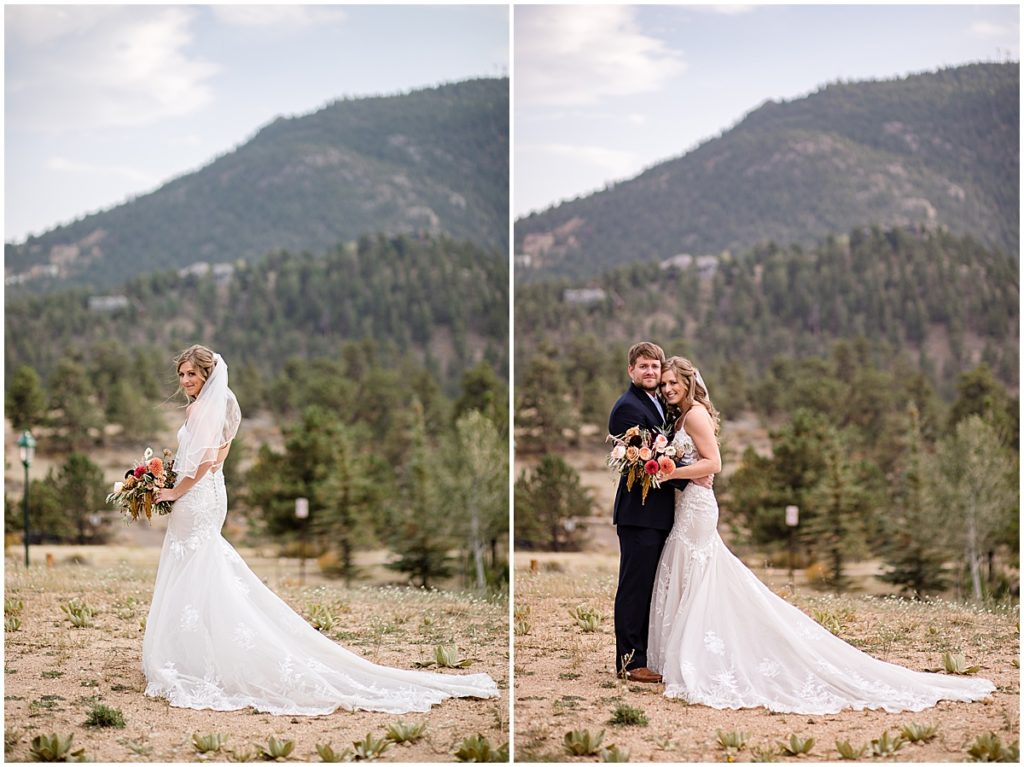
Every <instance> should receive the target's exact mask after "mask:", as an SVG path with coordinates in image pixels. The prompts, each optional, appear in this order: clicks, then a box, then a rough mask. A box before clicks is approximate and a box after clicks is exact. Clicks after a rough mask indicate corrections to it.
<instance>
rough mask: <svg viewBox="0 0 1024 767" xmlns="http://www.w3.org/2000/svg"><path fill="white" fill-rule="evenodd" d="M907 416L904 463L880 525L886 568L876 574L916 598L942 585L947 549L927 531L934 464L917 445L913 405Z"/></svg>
mask: <svg viewBox="0 0 1024 767" xmlns="http://www.w3.org/2000/svg"><path fill="white" fill-rule="evenodd" d="M907 416H908V421H909V427H908V430H907V436H906V446H905V459H904V465H903V469H902V472H901V473H900V475H899V477H898V479H897V486H896V492H895V493H894V496H895V497H894V498H893V508H892V513H891V515H889V516H886V517H885V520H886V521H885V525H884V527H885V533H886V535H885V538H886V545H885V550H884V556H885V561H886V564H888V565H889V568H890V569H889V570H888V571H886V572H885V573H883V574H882V575H881V576H879V577H881V579H882V580H883V581H886V582H887V583H894V584H896V585H898V586H902V587H903V590H904V591H905V592H909V593H910V594H912V595H913V596H914V597H916V598H918V599H920V598H921V597H923V596H925V595H926V594H927V593H928V592H939V591H942V590H943V589H944V588H945V587H946V583H947V578H946V574H945V572H944V567H943V566H944V563H945V560H946V557H947V554H948V550H947V549H945V548H944V547H943V545H942V542H941V539H939V538H937V537H936V536H935V535H933V534H932V533H931V532H930V531H931V529H932V528H933V527H934V525H935V516H934V514H933V513H932V512H933V510H932V506H931V503H930V502H929V500H928V482H929V477H930V476H933V473H934V467H933V466H932V461H931V460H930V459H929V456H928V455H927V454H926V453H925V452H924V449H923V446H922V444H921V443H922V440H921V423H920V418H919V416H918V412H917V407H916V406H915V405H913V404H911V405H910V406H909V407H908V408H907Z"/></svg>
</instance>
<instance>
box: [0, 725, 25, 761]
mask: <svg viewBox="0 0 1024 767" xmlns="http://www.w3.org/2000/svg"><path fill="white" fill-rule="evenodd" d="M24 734H25V731H24V730H23V729H21V728H20V727H11V728H8V729H5V730H4V753H5V754H6V753H7V752H8V751H10V750H11V749H12V748H14V747H15V746H16V745H18V743H19V742H21V738H22V736H23V735H24Z"/></svg>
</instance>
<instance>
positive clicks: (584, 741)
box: [562, 730, 604, 756]
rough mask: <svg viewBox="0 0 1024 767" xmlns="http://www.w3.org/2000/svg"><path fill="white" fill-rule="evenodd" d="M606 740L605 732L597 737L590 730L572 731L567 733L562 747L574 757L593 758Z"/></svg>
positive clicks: (602, 731) (601, 732)
mask: <svg viewBox="0 0 1024 767" xmlns="http://www.w3.org/2000/svg"><path fill="white" fill-rule="evenodd" d="M602 740H604V730H601V731H600V732H599V733H597V734H596V735H595V734H594V733H592V732H591V731H590V730H570V731H569V732H567V733H565V738H564V739H563V744H562V747H563V748H564V749H565V751H566V753H568V754H570V755H572V756H593V755H594V754H596V753H597V752H598V749H600V747H601V741H602Z"/></svg>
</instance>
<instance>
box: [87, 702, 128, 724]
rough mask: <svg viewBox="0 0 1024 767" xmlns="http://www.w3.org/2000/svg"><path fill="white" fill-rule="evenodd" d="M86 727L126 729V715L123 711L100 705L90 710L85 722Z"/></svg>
mask: <svg viewBox="0 0 1024 767" xmlns="http://www.w3.org/2000/svg"><path fill="white" fill-rule="evenodd" d="M85 726H86V727H117V728H123V727H124V715H123V714H122V713H121V709H118V708H112V707H111V706H105V705H103V704H102V703H98V704H96V705H95V706H93V707H92V708H91V709H90V710H89V716H88V717H87V718H86V720H85Z"/></svg>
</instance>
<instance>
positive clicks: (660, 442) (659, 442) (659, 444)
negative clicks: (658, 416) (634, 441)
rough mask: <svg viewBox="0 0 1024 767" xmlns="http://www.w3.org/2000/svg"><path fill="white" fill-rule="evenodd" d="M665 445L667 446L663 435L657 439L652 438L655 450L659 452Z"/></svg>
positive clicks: (666, 440) (666, 439) (666, 438)
mask: <svg viewBox="0 0 1024 767" xmlns="http://www.w3.org/2000/svg"><path fill="white" fill-rule="evenodd" d="M666 445H668V437H666V436H665V435H664V434H659V435H658V436H657V437H655V438H654V449H655V450H661V449H662V448H664V447H665V446H666Z"/></svg>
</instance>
